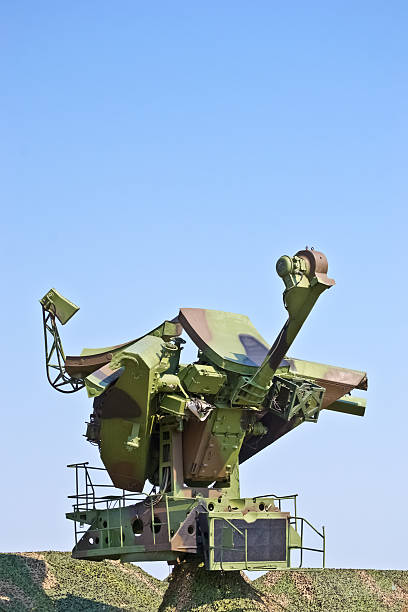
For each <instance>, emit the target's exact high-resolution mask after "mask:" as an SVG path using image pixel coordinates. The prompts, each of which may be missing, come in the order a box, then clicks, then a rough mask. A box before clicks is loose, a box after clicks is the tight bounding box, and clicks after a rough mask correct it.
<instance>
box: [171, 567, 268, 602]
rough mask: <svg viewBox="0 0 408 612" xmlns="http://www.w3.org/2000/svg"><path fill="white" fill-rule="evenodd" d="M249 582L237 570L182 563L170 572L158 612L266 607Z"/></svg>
mask: <svg viewBox="0 0 408 612" xmlns="http://www.w3.org/2000/svg"><path fill="white" fill-rule="evenodd" d="M252 584H253V583H251V582H250V581H249V580H248V579H247V578H246V577H245V576H244V574H242V573H241V572H208V571H206V570H205V569H204V568H202V567H198V566H197V565H195V564H192V563H184V564H181V565H178V566H176V567H175V568H174V570H173V572H172V573H171V576H170V578H169V587H168V589H167V591H166V593H165V595H164V599H163V603H162V605H161V607H160V612H175V611H179V610H180V611H182V610H194V611H196V610H197V611H198V610H199V611H200V612H201V611H207V610H208V611H210V610H211V611H212V610H217V611H219V612H224V610H226V611H231V612H233V611H234V612H238V611H241V610H243V611H244V610H245V611H247V610H248V611H252V610H253V611H255V610H266V608H265V606H264V603H263V599H262V596H261V595H260V593H258V592H257V590H256V589H254V588H253V586H252Z"/></svg>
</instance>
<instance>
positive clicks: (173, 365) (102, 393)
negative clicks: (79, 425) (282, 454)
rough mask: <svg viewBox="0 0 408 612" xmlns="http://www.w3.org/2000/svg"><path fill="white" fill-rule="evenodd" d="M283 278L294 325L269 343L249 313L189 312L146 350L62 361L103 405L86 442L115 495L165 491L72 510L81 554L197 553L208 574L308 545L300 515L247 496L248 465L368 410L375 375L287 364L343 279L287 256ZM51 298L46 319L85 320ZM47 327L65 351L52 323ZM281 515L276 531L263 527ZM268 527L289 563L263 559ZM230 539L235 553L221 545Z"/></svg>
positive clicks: (122, 348) (309, 260)
mask: <svg viewBox="0 0 408 612" xmlns="http://www.w3.org/2000/svg"><path fill="white" fill-rule="evenodd" d="M277 272H278V274H279V276H281V278H282V279H283V281H284V284H285V290H284V304H285V307H286V309H287V311H288V320H287V322H286V323H285V325H284V327H283V329H282V330H281V332H280V334H279V335H278V337H277V339H276V340H275V342H274V343H273V345H272V346H269V345H268V344H267V342H266V341H265V340H264V339H263V338H262V336H261V335H260V334H259V333H258V331H257V330H256V329H255V327H254V326H253V325H252V323H251V321H250V320H249V318H248V317H246V316H244V315H239V314H234V313H227V312H221V311H215V310H206V309H200V308H182V309H181V310H180V312H179V315H178V317H177V318H175V319H173V320H171V321H164V323H162V324H161V325H159V326H158V327H157V328H155V329H154V330H152V331H151V332H149V333H148V334H146V335H144V336H142V337H141V338H139V339H137V340H132V341H129V342H127V343H124V344H119V345H116V346H113V347H108V348H105V349H84V351H83V352H82V354H81V355H80V356H77V357H67V358H66V360H65V371H63V372H62V374H63V375H64V376H65V377H67V376H71V377H72V380H76V381H79V383H81V382H82V384H84V385H85V386H86V388H87V391H88V395H89V396H90V397H94V412H93V414H92V415H91V420H90V423H89V424H88V428H87V438H88V440H89V441H91V442H93V443H96V444H98V446H99V448H100V454H101V459H102V461H103V463H104V465H105V467H106V469H107V471H108V472H109V475H110V477H111V479H112V482H113V483H114V485H115V486H116V487H118V488H122V489H125V490H126V491H135V492H140V491H142V489H143V487H144V484H145V482H146V480H147V479H148V480H149V481H150V482H151V483H152V484H153V485H155V486H156V487H159V492H158V493H157V492H155V493H154V494H153V493H152V494H151V495H150V496H149V497H148V498H147V499H146V500H145V501H140V502H139V503H136V504H131V505H129V506H125V507H119V508H110V509H109V508H108V507H106V508H104V509H101V508H100V507H99V506H98V504H97V503H96V505H95V500H93V499H92V500H89V502H90V506H91V507H89V506H88V500H87V502H86V504H87V507H86V509H85V511H84V508H83V506H81V505H76V506H75V507H74V512H72V513H69V514H68V515H67V516H68V518H70V519H72V520H75V521H78V522H81V523H86V524H88V525H89V526H90V527H89V530H88V531H87V532H86V533H84V535H83V536H82V537H81V539H80V541H79V542H78V543H77V544H76V546H75V549H74V552H73V554H74V556H75V557H78V558H82V559H103V558H120V559H122V560H126V561H136V560H154V559H157V560H159V559H167V560H169V561H174V560H175V559H176V558H177V557H178V556H179V555H180V554H187V555H197V556H200V557H202V558H203V559H204V561H205V564H206V567H207V569H242V568H249V567H252V568H260V567H262V568H265V569H268V568H272V567H288V566H289V564H290V549H291V548H292V547H299V535H298V534H297V533H296V530H295V528H294V527H295V526H294V525H293V522H292V518H291V515H290V514H288V513H285V512H283V511H281V510H280V505H277V503H276V501H274V500H273V499H270V498H262V499H259V500H257V499H254V500H246V499H241V498H240V493H239V464H240V463H242V462H243V461H246V460H247V459H248V458H250V457H251V456H253V455H254V454H256V453H258V452H259V451H260V450H262V449H263V448H265V447H267V446H268V445H270V444H272V443H273V442H274V441H275V440H277V439H278V438H280V437H281V436H283V435H285V434H286V433H288V432H289V431H291V430H292V429H293V428H294V427H297V426H298V425H300V424H302V423H303V422H305V421H310V420H311V421H313V422H316V421H317V418H318V415H319V412H320V411H321V410H323V409H330V410H337V411H339V412H344V413H348V414H357V415H362V414H364V409H365V402H364V400H361V399H360V398H352V397H350V396H349V395H348V394H349V393H350V392H351V391H352V390H353V389H355V388H358V389H363V390H364V389H366V388H367V377H366V374H365V373H364V372H360V371H357V370H348V369H345V368H339V367H336V366H328V365H324V364H318V363H313V362H308V361H302V360H299V359H293V358H290V357H287V351H288V350H289V348H290V346H291V344H292V343H293V341H294V339H295V337H296V335H297V333H298V332H299V330H300V328H301V326H302V325H303V323H304V322H305V320H306V318H307V316H308V314H309V313H310V311H311V309H312V308H313V306H314V305H315V303H316V301H317V299H318V297H319V296H320V295H321V294H322V293H323V292H324V291H325V290H326V289H328V288H330V287H332V286H333V285H334V281H333V280H332V279H329V278H328V276H327V260H326V257H325V256H324V255H323V254H322V253H319V252H317V251H308V250H306V251H299V252H298V253H296V255H295V256H293V257H288V256H283V257H281V258H280V259H279V260H278V263H277ZM47 296H48V297H47ZM47 296H46V298H47V299H45V298H43V301H42V306H43V309H44V312H47V308H48V309H50V310H51V309H54V310H55V311H56V312H60V314H61V317H62V321H65V320H68V319H67V317H68V318H69V317H70V316H72V314H74V311H75V312H76V310H75V309H76V308H77V307H75V305H72V304H71V303H70V302H68V301H65V302H64V300H65V298H63V297H62V296H60V295H59V294H57V293H56V292H55V291H54V293H53V292H49V293H48V294H47ZM53 299H54V300H55V304H53V302H52V300H53ZM53 312H54V311H53ZM183 329H184V330H185V331H186V333H187V334H188V335H189V336H190V338H191V339H192V340H193V341H194V342H195V344H196V345H197V347H198V349H199V354H198V360H197V362H195V363H194V364H189V365H180V354H181V349H182V343H183V341H182V340H181V339H180V338H179V336H180V334H181V333H182V331H183ZM48 331H50V330H48ZM51 331H52V333H54V335H55V338H56V340H58V342H60V340H59V336H58V331H57V330H56V327H55V326H54V329H53V330H51ZM213 483H214V484H213ZM79 502H80V500H78V504H79ZM279 504H280V502H279ZM107 506H109V504H108V502H107ZM276 518H279V519H280V522H277V523H276V522H275V523H273V524H272V523H269V522H267V523H264V522H262V521H273V520H275V519H276ZM220 521H221V522H220ZM258 521H261V522H258ZM260 525H264V526H265V536H266V534H267V532H268V529H272V531H273V530H275V531H276V530H277V531H276V534H278V532H279V529H280V527H279V526H280V525H282V526H284V527H282V529H283V530H280V532H279V533H280V535H276V538H281V540H280V541H281V545H282V546H283V544H284V549H283V548H282V550H281V551H280V553H279V555H280V556H279V555H278V556H276V555H275V557H273V555H274V554H275V553H273V552H272V548H273V546H272V544H273V542H272V544H271V547H272V548H271V558H270V559H265V558H262V559H257V558H256V555H257V554H258V553H257V550H258V549H259V551H260V550H261V548H262V546H263V544H262V530H261V531H259V529H258V527H259V526H260ZM237 526H240V527H237ZM278 527H279V529H278ZM138 530H139V531H140V533H137V531H138ZM268 533H269V532H268ZM271 533H272V532H271ZM234 534H235V535H234ZM236 534H238V535H236ZM244 534H245V538H249V539H248V542H247V541H246V539H245V547H247V546H248V547H247V548H245V560H243V558H242V555H243V552H242V550H243V549H242V543H243V541H244V540H243V538H244ZM271 537H272V536H271ZM234 538H235V539H234ZM273 538H275V536H273V537H272V540H273ZM276 541H277V540H276ZM228 542H229V543H232V544H231V546H233V547H235V552H231V546H229V547H228V546H226V548H225V547H224V544H225V543H228ZM234 542H235V543H234ZM257 542H258V544H257ZM220 547H221V549H222V550H224V548H225V550H226V551H228V550H229V551H230V552H226V553H225V554H226V557H227V559H225V558H224V560H220V557H219V552H217V550H218V549H220ZM221 549H220V550H221ZM239 549H240V550H241V552H239ZM262 554H263V553H262ZM276 554H277V553H276ZM248 555H249V556H248ZM254 555H255V556H254ZM259 555H261V553H260V552H259ZM278 557H279V558H278Z"/></svg>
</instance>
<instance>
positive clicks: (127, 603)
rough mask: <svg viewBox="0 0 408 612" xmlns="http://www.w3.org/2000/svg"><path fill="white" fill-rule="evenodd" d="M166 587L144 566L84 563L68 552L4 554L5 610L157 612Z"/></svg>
mask: <svg viewBox="0 0 408 612" xmlns="http://www.w3.org/2000/svg"><path fill="white" fill-rule="evenodd" d="M166 588H167V585H166V583H163V582H161V581H160V580H157V579H156V578H153V577H152V576H149V574H146V572H144V571H142V570H141V569H140V568H138V567H136V566H134V565H131V564H126V565H121V564H120V563H119V562H117V561H101V562H99V563H91V562H89V561H78V560H75V559H72V558H71V555H70V553H67V552H37V553H34V552H33V553H16V554H0V610H1V611H2V612H3V611H4V612H11V611H12V612H20V611H21V612H22V611H25V610H41V612H42V611H46V612H48V611H49V610H50V611H51V610H58V612H65V611H67V612H68V611H70V612H76V611H77V612H84V611H86V612H101V611H102V610H103V611H104V612H114V611H118V610H132V611H133V610H134V611H136V612H138V611H142V610H143V612H146V611H147V610H149V611H150V610H152V612H154V611H155V610H158V609H159V606H160V603H161V602H162V599H163V594H164V592H165V590H166Z"/></svg>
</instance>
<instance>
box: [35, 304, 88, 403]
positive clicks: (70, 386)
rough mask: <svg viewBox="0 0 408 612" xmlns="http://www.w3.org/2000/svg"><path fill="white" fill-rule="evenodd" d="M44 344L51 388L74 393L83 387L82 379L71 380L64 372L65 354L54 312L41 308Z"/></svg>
mask: <svg viewBox="0 0 408 612" xmlns="http://www.w3.org/2000/svg"><path fill="white" fill-rule="evenodd" d="M42 313H43V324H44V343H45V367H46V372H47V378H48V381H49V383H50V385H51V386H52V387H54V389H56V390H57V391H61V393H75V391H80V389H82V388H83V387H84V386H85V382H84V380H83V379H82V378H72V376H70V375H69V374H67V372H66V371H65V354H64V350H63V348H62V342H61V338H60V335H59V332H58V328H57V324H56V321H55V316H56V315H55V312H53V311H52V306H51V308H50V310H46V309H45V308H44V306H43V307H42Z"/></svg>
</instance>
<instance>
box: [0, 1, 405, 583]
mask: <svg viewBox="0 0 408 612" xmlns="http://www.w3.org/2000/svg"><path fill="white" fill-rule="evenodd" d="M407 19H408V5H407V3H406V2H398V1H391V2H385V1H381V2H379V1H376V0H370V1H369V2H368V1H367V2H363V1H362V2H351V1H350V2H349V1H346V2H340V1H333V2H317V1H316V2H290V3H289V2H287V3H282V2H262V1H259V2H239V1H237V0H234V2H232V1H231V2H228V1H226V2H222V3H220V2H217V3H216V2H195V3H192V2H173V3H168V2H155V3H142V2H131V1H128V2H127V1H122V2H117V3H112V2H103V1H98V2H96V1H88V2H68V3H55V2H47V1H39V2H28V1H23V0H22V1H17V2H3V3H1V6H0V83H1V85H0V104H1V113H0V129H1V136H0V172H1V180H0V190H1V203H2V237H1V246H0V249H1V262H2V283H1V287H2V298H1V318H0V322H1V338H2V351H1V355H0V359H1V364H0V366H1V372H2V398H1V413H2V416H1V428H0V432H1V433H0V436H1V440H0V465H1V490H2V493H3V495H2V501H1V505H0V524H1V526H2V527H1V530H0V550H2V551H21V550H44V549H60V550H68V549H70V548H71V547H72V542H73V532H72V525H71V523H70V522H68V521H66V520H65V518H64V512H66V511H68V510H69V503H68V501H67V499H66V496H67V495H68V494H71V493H73V486H74V482H73V474H72V473H71V472H70V471H69V470H67V469H66V467H65V466H66V464H68V463H72V462H75V461H85V460H88V461H90V462H91V463H93V464H96V465H98V462H99V457H98V454H97V450H96V449H95V448H94V447H92V446H91V445H89V444H88V443H87V442H86V441H85V439H84V438H83V437H82V434H83V433H84V432H85V425H84V422H85V420H86V419H87V418H88V415H89V413H90V412H91V410H92V406H91V401H90V400H88V399H87V397H86V394H85V392H84V391H83V392H81V393H78V394H75V395H73V396H64V395H62V394H58V393H56V392H55V391H54V390H53V389H52V388H51V387H50V386H49V385H48V383H47V382H46V378H45V371H44V356H43V338H42V323H41V310H40V306H39V304H38V299H39V298H40V297H42V295H44V293H45V292H46V291H47V290H48V289H49V288H50V287H56V288H57V289H59V290H60V291H61V292H62V293H63V294H65V295H66V296H67V297H69V298H70V299H72V300H73V301H74V302H76V303H78V304H79V305H80V306H81V310H80V312H79V313H78V314H77V315H76V317H75V318H74V319H73V320H72V321H71V322H70V323H69V324H68V325H67V326H66V327H64V328H63V329H62V332H63V340H64V346H65V350H66V352H67V353H68V354H77V353H78V352H79V351H80V350H81V349H82V348H83V347H84V346H88V347H98V346H107V345H112V344H117V343H120V342H123V341H125V340H128V339H130V338H133V337H137V336H138V335H140V334H142V333H143V332H145V331H147V330H149V329H151V328H152V327H154V326H155V325H157V324H159V323H160V322H161V321H163V320H164V319H165V318H168V317H173V316H175V315H176V314H177V312H178V308H179V307H180V306H201V307H207V308H216V309H219V310H226V311H233V312H241V313H244V314H247V315H249V316H250V317H251V319H252V321H253V323H254V324H255V326H256V327H257V328H258V329H259V331H260V332H261V334H262V335H263V336H264V337H265V338H267V339H268V340H269V341H272V340H273V339H274V337H275V336H276V334H277V332H278V331H279V329H280V327H281V325H282V323H283V322H284V320H285V311H284V309H283V306H282V295H281V294H282V286H281V285H282V283H281V280H280V279H279V278H278V277H277V275H276V273H275V269H274V267H275V261H276V259H277V258H278V257H279V256H280V255H282V254H284V253H287V254H289V255H292V254H294V253H295V252H296V251H297V250H298V249H300V248H304V247H305V245H309V246H314V247H315V248H316V249H320V250H322V251H324V252H325V253H326V254H327V257H328V260H329V272H330V275H331V276H333V277H334V278H335V279H336V282H337V284H336V286H335V287H334V288H332V289H330V291H329V292H326V293H325V294H324V295H323V296H322V297H321V298H320V300H319V302H318V304H317V306H316V308H315V310H314V311H313V313H312V314H311V316H310V318H309V320H308V321H307V323H306V325H305V327H304V329H303V330H302V331H301V333H300V335H299V337H298V338H297V339H296V341H295V343H294V345H293V347H292V349H291V351H290V354H291V355H293V356H296V357H299V358H304V359H310V360H314V361H321V362H324V363H332V364H336V365H342V366H346V367H350V368H356V369H362V370H367V372H368V376H369V392H368V393H367V398H368V408H367V412H366V417H365V418H357V417H352V416H347V415H341V414H336V413H332V412H324V413H322V415H321V417H320V419H319V422H318V424H317V425H313V424H304V425H303V426H302V427H300V428H298V429H297V430H295V431H294V432H292V433H290V434H289V435H288V436H286V437H285V438H283V439H282V440H280V441H279V442H277V443H276V444H275V445H273V446H271V447H269V448H268V449H267V450H265V451H264V452H262V453H260V454H259V455H258V456H257V457H255V458H253V459H252V460H250V461H248V462H247V463H246V464H245V465H244V466H243V468H242V470H241V477H242V488H241V490H242V494H243V495H248V496H250V495H253V494H261V493H270V492H273V493H277V494H282V495H283V494H288V493H293V492H297V493H299V494H300V498H299V499H300V501H299V505H300V513H301V514H303V515H304V516H306V517H307V518H309V519H310V520H311V521H312V522H313V523H315V524H316V525H317V526H321V525H322V524H324V525H325V526H326V530H327V564H328V565H329V566H332V567H361V568H371V567H373V568H407V556H406V548H407V544H408V538H407V533H406V528H405V523H404V521H405V517H404V512H405V509H406V507H407V504H408V492H407V477H406V469H407V433H406V432H407V416H406V415H407V406H406V387H405V385H406V376H407V375H406V370H407V367H406V363H407V350H408V348H407V339H408V338H407V323H406V317H405V315H404V310H403V308H404V307H405V305H406V302H407V288H406V287H407V285H406V282H407V281H406V267H407V265H406V258H407V252H406V249H405V243H406V234H407V217H408V215H407V195H408V188H407V142H408V114H407V99H408V98H407V93H408V80H407V77H408V68H407V66H408V52H407V51H408V43H407V36H406V32H407ZM187 355H190V356H191V357H193V356H194V354H193V351H190V353H187ZM360 394H363V395H364V392H360ZM314 562H316V560H315V561H314V560H313V559H310V564H311V565H313V563H314ZM147 567H148V569H149V571H152V572H153V573H156V574H157V575H164V574H165V573H166V571H167V570H166V568H165V567H164V566H163V565H162V564H158V565H157V566H155V567H152V566H147Z"/></svg>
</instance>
